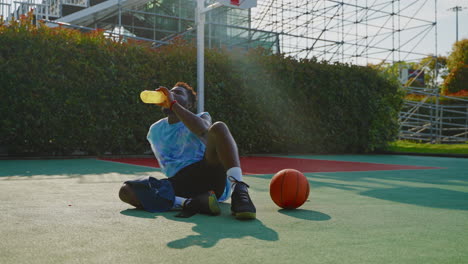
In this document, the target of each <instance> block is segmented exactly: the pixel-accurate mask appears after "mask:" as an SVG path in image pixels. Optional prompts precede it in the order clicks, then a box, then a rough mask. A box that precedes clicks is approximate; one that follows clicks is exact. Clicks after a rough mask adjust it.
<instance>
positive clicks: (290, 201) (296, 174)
mask: <svg viewBox="0 0 468 264" xmlns="http://www.w3.org/2000/svg"><path fill="white" fill-rule="evenodd" d="M309 190H310V188H309V182H308V181H307V178H306V177H305V176H304V174H302V173H301V172H300V171H298V170H294V169H284V170H281V171H279V172H278V173H276V174H275V176H273V178H272V179H271V182H270V196H271V199H272V200H273V202H275V204H277V205H278V206H279V207H281V208H284V209H295V208H298V207H299V206H301V205H302V204H304V202H305V201H306V200H307V198H308V197H309Z"/></svg>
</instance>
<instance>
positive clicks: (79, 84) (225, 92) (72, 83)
mask: <svg viewBox="0 0 468 264" xmlns="http://www.w3.org/2000/svg"><path fill="white" fill-rule="evenodd" d="M205 56H206V57H205V64H206V67H205V70H206V73H205V78H206V80H205V84H206V88H205V90H206V91H205V93H206V106H205V109H206V110H207V111H209V112H210V113H211V115H212V116H213V119H214V120H222V121H224V122H225V123H227V124H228V126H229V127H230V129H231V132H232V133H233V135H234V136H235V138H236V140H237V143H238V145H239V149H240V151H241V152H242V153H243V154H245V153H286V152H296V153H299V152H302V153H355V152H366V151H372V150H374V149H376V148H382V147H384V146H386V145H387V142H389V141H391V140H393V139H394V138H395V136H396V135H397V132H398V124H397V116H398V112H399V108H400V107H401V92H400V91H399V90H398V85H397V84H395V83H391V82H389V81H387V80H386V79H384V78H383V77H382V76H380V75H379V74H378V73H377V72H376V71H375V70H372V69H370V68H367V67H359V66H351V65H343V64H328V63H325V62H317V61H315V60H296V59H293V58H289V57H284V56H279V55H269V54H266V53H265V52H264V51H263V50H251V51H249V52H248V53H246V52H244V51H237V50H231V51H216V50H207V51H206V53H205ZM177 81H185V82H187V83H190V84H192V85H193V86H194V87H195V88H196V50H195V48H194V46H193V45H191V44H188V43H184V42H177V41H176V42H175V43H174V44H172V45H168V46H163V47H161V48H158V49H151V48H147V47H143V46H142V45H138V43H136V44H135V43H127V44H118V43H115V42H112V41H110V40H108V39H106V38H104V37H103V35H102V33H100V32H92V33H89V34H83V33H80V32H77V31H72V30H68V29H62V28H55V29H50V28H47V27H40V28H35V27H33V26H31V25H30V22H29V21H27V19H23V20H22V21H21V23H19V24H14V25H10V26H8V27H7V26H4V25H1V26H0V84H1V88H0V98H1V102H2V103H1V104H0V113H1V117H0V147H2V148H4V149H5V148H6V149H7V150H8V153H9V154H10V155H12V154H13V155H14V154H21V155H24V154H29V155H38V154H39V155H69V154H72V153H74V152H75V151H77V150H79V151H83V152H85V153H87V154H93V155H96V154H97V155H102V154H105V153H107V152H110V153H112V154H141V153H144V152H146V151H148V150H149V145H148V143H147V142H146V133H147V129H148V128H149V126H150V125H151V124H152V123H153V122H155V121H156V120H158V119H159V118H161V117H162V113H161V111H160V109H159V108H158V107H155V106H151V105H145V104H143V103H141V102H140V100H139V93H140V91H142V90H145V89H152V88H155V85H165V86H171V85H173V84H174V83H175V82H177Z"/></svg>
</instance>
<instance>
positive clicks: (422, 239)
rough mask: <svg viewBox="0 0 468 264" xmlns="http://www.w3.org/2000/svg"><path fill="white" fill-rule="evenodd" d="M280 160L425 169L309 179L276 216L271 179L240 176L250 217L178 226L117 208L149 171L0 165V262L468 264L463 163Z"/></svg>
mask: <svg viewBox="0 0 468 264" xmlns="http://www.w3.org/2000/svg"><path fill="white" fill-rule="evenodd" d="M289 158H302V159H318V160H333V161H352V162H369V163H380V164H394V165H411V166H430V167H438V168H431V169H400V170H381V171H375V170H370V171H346V172H311V173H306V174H305V175H306V176H307V177H308V179H309V182H310V184H311V192H310V197H309V201H307V202H306V203H305V204H304V205H303V206H302V207H301V208H300V209H298V210H293V211H285V210H280V209H279V208H278V207H277V206H276V205H275V204H274V203H273V202H272V201H271V199H270V196H269V182H270V179H271V177H272V176H273V174H255V175H247V176H245V180H246V181H247V182H248V183H249V184H250V186H251V188H250V193H251V196H252V199H253V200H254V202H255V204H256V206H257V218H258V219H257V220H254V221H238V220H236V219H234V218H233V217H231V216H230V213H229V212H230V209H229V208H230V207H229V206H230V205H229V203H227V204H222V210H223V211H222V215H221V216H216V217H213V216H205V215H196V216H194V217H192V218H188V219H180V218H175V217H174V215H175V212H167V213H146V212H143V211H139V210H135V209H132V208H131V207H129V206H128V205H126V204H124V203H122V202H120V200H119V199H118V196H117V192H118V190H119V188H120V186H121V184H122V182H123V181H125V180H127V179H132V178H135V177H139V176H145V175H153V176H155V177H158V178H160V177H162V175H161V174H160V173H159V172H158V170H157V169H154V168H150V167H143V166H136V165H129V164H122V163H115V162H110V161H103V160H97V159H69V160H0V201H1V202H0V205H1V207H0V208H1V214H0V220H1V222H2V225H1V226H0V234H1V239H0V263H265V264H266V263H321V264H323V263H399V264H401V263H438V264H440V263H468V246H467V245H468V159H460V158H445V157H444V158H442V157H418V156H396V155H344V156H338V155H337V156H295V157H291V156H289Z"/></svg>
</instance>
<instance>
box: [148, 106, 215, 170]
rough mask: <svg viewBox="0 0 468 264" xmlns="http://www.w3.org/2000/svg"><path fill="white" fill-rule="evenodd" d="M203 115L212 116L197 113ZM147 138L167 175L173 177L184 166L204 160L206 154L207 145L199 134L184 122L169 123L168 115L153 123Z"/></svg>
mask: <svg viewBox="0 0 468 264" xmlns="http://www.w3.org/2000/svg"><path fill="white" fill-rule="evenodd" d="M203 115H205V116H208V117H210V114H208V113H207V112H203V113H200V114H197V116H200V117H201V116H203ZM210 121H211V117H210ZM147 139H148V141H149V143H150V144H151V149H152V150H153V153H154V155H155V156H156V159H157V160H158V162H159V166H161V169H162V172H163V173H164V174H166V176H167V177H172V176H174V175H175V174H176V173H177V172H178V171H179V170H181V169H182V168H184V167H186V166H188V165H190V164H192V163H195V162H197V161H200V160H202V159H203V156H204V154H205V149H206V146H205V144H204V143H203V142H202V141H201V140H200V138H198V137H197V135H195V134H193V133H192V132H191V131H190V130H189V129H188V128H187V127H186V126H185V125H184V123H182V122H177V123H175V124H169V122H168V120H167V117H166V118H163V119H161V120H159V121H158V122H156V123H154V124H153V125H151V127H150V129H149V131H148V136H147Z"/></svg>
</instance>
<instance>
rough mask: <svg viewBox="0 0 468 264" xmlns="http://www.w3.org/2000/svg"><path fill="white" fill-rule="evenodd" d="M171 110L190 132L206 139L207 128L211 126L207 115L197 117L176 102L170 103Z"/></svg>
mask: <svg viewBox="0 0 468 264" xmlns="http://www.w3.org/2000/svg"><path fill="white" fill-rule="evenodd" d="M172 112H173V113H174V114H175V115H176V116H177V117H178V118H179V120H180V121H182V122H183V123H184V125H185V126H187V127H188V129H190V131H192V133H194V134H195V135H197V136H198V137H200V138H201V139H206V136H207V132H208V128H210V126H211V118H210V117H209V116H208V115H203V116H202V117H199V116H197V115H195V114H194V113H192V112H191V111H190V110H188V109H186V108H185V107H183V106H182V105H180V104H178V103H175V104H173V105H172Z"/></svg>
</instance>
